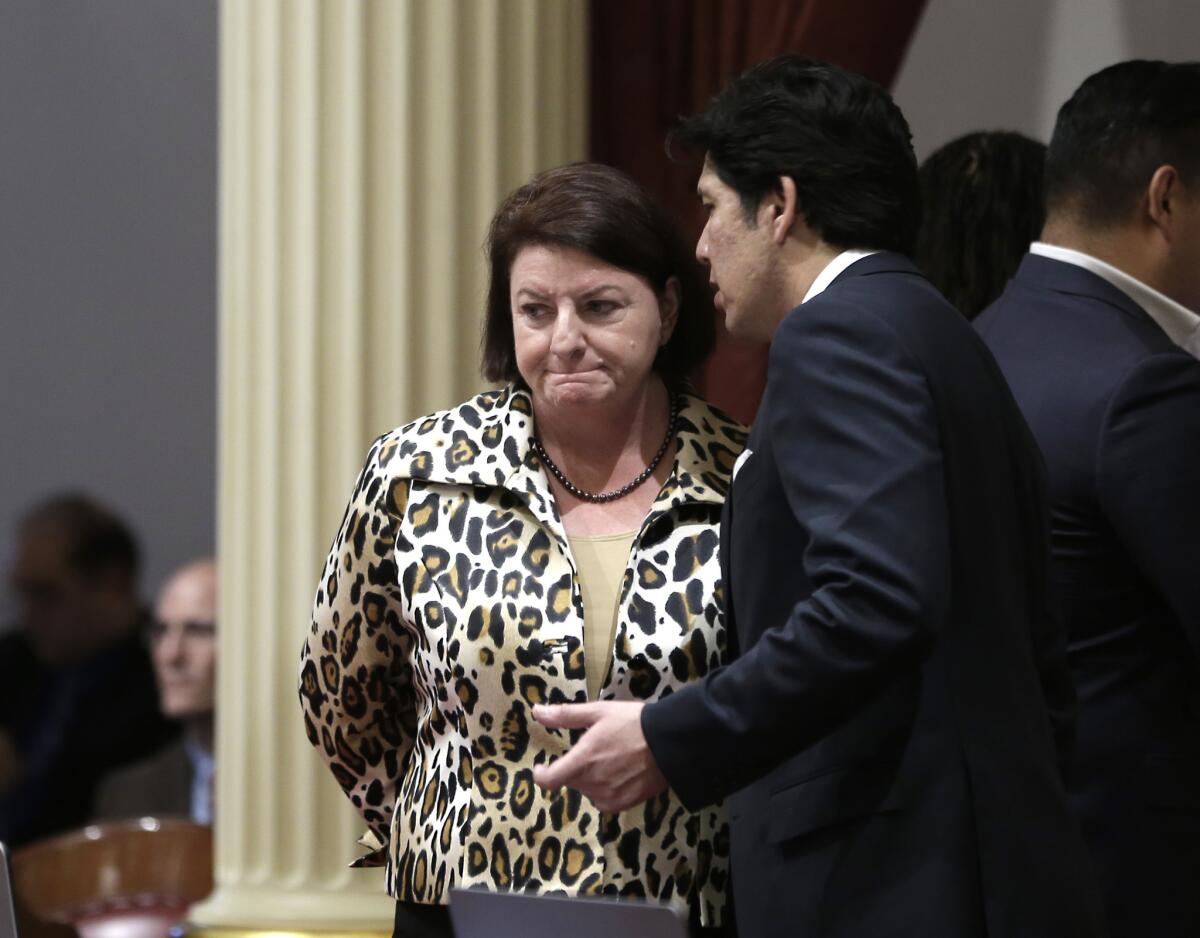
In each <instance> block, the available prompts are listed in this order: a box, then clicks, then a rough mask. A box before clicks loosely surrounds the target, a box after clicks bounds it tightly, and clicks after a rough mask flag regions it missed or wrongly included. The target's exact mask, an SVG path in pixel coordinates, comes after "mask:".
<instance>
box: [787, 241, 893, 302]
mask: <svg viewBox="0 0 1200 938" xmlns="http://www.w3.org/2000/svg"><path fill="white" fill-rule="evenodd" d="M878 253H879V252H878V251H862V250H858V249H854V250H850V251H842V253H841V254H839V255H838V256H837V257H835V258H834V259H833V260H831V261H830V262H829V263H828V264H826V265H825V268H824V269H823V270H822V271H821V272H820V273H819V274H817V279H816V280H814V281H813V282H812V286H811V287H809V288H808V292H807V293H805V294H804V299H803V300H801V301H800V302H801V303H807V302H808V301H809V300H811V299H812V298H813V297H814V296H816V295H817V294H818V293H820V292H822V291H823V290H824V289H825V288H826V287H828V286H829V285H830V284H831V283H833V281H834V280H835V279H836V278H837V275H838V274H840V273H841V272H842V271H843V270H845V269H846V268H847V267H849V266H850V265H851V264H853V263H854V262H855V261H861V260H862V259H863V258H864V257H870V256H871V255H872V254H878Z"/></svg>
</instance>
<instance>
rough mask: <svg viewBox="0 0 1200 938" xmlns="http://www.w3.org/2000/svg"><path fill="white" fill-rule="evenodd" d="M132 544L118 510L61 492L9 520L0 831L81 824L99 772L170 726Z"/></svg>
mask: <svg viewBox="0 0 1200 938" xmlns="http://www.w3.org/2000/svg"><path fill="white" fill-rule="evenodd" d="M138 560H139V556H138V547H137V543H136V541H135V540H134V537H133V535H132V533H131V532H130V531H129V529H128V527H127V526H126V525H125V523H124V522H123V521H121V520H120V519H119V518H117V517H116V516H115V515H113V514H112V513H111V512H110V511H109V510H108V509H106V508H104V507H102V506H101V505H99V504H97V503H96V502H95V501H93V500H91V499H90V498H87V497H86V496H82V495H61V496H57V497H54V498H51V499H49V500H47V501H46V502H44V503H42V504H40V505H38V506H37V507H35V508H34V509H33V510H32V511H31V512H30V513H29V514H28V515H26V516H25V517H24V518H23V519H22V521H21V522H20V525H19V528H18V532H17V549H16V555H15V562H14V565H13V569H12V571H11V583H12V587H13V590H14V592H15V593H16V595H17V598H18V601H19V609H20V622H19V627H18V628H17V629H16V630H15V631H13V632H10V633H9V634H6V635H4V636H3V637H0V740H2V741H3V742H2V745H0V752H2V753H3V754H4V755H3V758H4V759H5V761H6V767H5V769H4V771H3V772H0V777H2V778H3V779H4V780H5V781H4V787H3V789H2V790H0V839H2V840H5V841H7V842H8V843H10V844H14V845H19V844H22V843H25V842H27V841H29V840H33V839H36V838H39V837H44V836H47V835H49V834H54V833H58V832H60V831H63V830H68V829H70V828H72V827H77V826H79V825H81V824H83V823H84V822H85V821H86V820H87V819H88V818H89V817H90V816H91V814H92V810H93V798H94V795H95V790H96V786H97V784H98V782H99V780H100V778H102V777H103V776H104V775H105V774H106V773H107V772H109V771H111V770H112V769H113V768H115V767H116V766H118V765H122V764H124V763H127V762H129V761H131V760H133V759H137V758H139V757H141V756H143V755H146V754H147V753H149V752H152V751H153V750H154V749H156V748H157V747H159V746H160V745H162V744H163V743H164V742H165V741H166V740H168V739H170V738H172V737H173V736H174V734H175V733H176V732H177V727H176V726H175V724H174V723H173V722H172V721H170V720H169V719H167V718H166V717H164V716H163V715H162V714H161V713H160V712H159V709H158V695H157V692H156V690H155V684H154V671H153V668H152V666H151V663H150V658H149V655H148V654H147V652H146V648H145V646H144V645H143V640H142V630H143V628H144V626H145V622H146V613H145V611H144V610H143V608H142V606H141V604H140V602H139V601H138V596H137V573H138Z"/></svg>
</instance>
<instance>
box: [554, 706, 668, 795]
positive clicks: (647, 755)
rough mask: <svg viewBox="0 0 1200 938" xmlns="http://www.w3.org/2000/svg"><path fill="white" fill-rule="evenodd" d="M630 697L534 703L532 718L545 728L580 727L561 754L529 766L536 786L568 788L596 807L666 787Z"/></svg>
mask: <svg viewBox="0 0 1200 938" xmlns="http://www.w3.org/2000/svg"><path fill="white" fill-rule="evenodd" d="M643 706H645V704H642V703H637V702H635V701H616V700H606V701H602V702H600V703H584V704H557V705H555V706H546V705H539V706H536V707H534V708H533V718H534V719H535V720H537V721H538V722H539V723H541V724H542V725H544V726H548V727H550V728H551V729H572V730H575V729H586V730H587V732H586V733H584V734H583V736H582V738H580V740H579V742H577V743H576V744H575V745H574V746H573V747H572V748H571V751H570V752H568V753H567V754H566V755H565V756H563V757H562V758H560V759H559V760H558V761H557V762H554V763H553V764H551V765H539V766H535V767H534V770H533V780H534V781H535V782H537V784H538V785H540V786H541V787H542V788H547V789H551V788H562V787H564V786H566V787H567V788H574V789H577V790H578V791H580V792H582V793H583V794H584V795H586V796H587V797H588V798H589V799H591V802H592V804H594V805H595V806H596V807H597V808H599V809H600V810H601V811H609V812H616V811H624V810H626V809H627V808H632V807H634V806H635V805H639V804H641V803H642V802H643V801H646V800H647V799H649V798H653V797H654V796H655V795H657V794H659V793H660V792H662V791H665V790H666V788H667V780H666V778H665V777H664V776H663V774H662V772H660V771H659V770H658V766H657V765H656V764H655V762H654V754H653V753H651V752H650V747H649V746H648V745H646V737H645V736H644V735H642V707H643Z"/></svg>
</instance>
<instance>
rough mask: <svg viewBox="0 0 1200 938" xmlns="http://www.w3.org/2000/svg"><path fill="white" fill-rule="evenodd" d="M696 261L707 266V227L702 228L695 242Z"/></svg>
mask: <svg viewBox="0 0 1200 938" xmlns="http://www.w3.org/2000/svg"><path fill="white" fill-rule="evenodd" d="M696 260H698V261H699V262H700V263H701V264H704V265H705V266H706V267H707V266H708V225H705V226H704V230H703V231H701V232H700V237H699V238H698V239H697V241H696Z"/></svg>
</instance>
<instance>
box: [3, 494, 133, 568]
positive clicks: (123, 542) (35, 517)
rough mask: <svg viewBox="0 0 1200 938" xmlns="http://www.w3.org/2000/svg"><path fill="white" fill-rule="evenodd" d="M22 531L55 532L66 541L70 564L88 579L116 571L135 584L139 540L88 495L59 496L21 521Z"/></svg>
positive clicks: (43, 503) (36, 507)
mask: <svg viewBox="0 0 1200 938" xmlns="http://www.w3.org/2000/svg"><path fill="white" fill-rule="evenodd" d="M20 527H21V530H22V531H26V530H30V529H32V528H43V527H45V528H55V529H57V530H59V531H62V532H63V533H64V534H65V535H66V537H67V543H68V547H67V562H68V563H69V564H70V566H71V569H72V570H74V571H75V572H76V573H79V574H81V575H82V576H85V577H89V578H90V577H94V576H97V575H99V574H101V573H109V572H112V571H117V572H119V573H121V574H123V575H125V576H126V577H127V578H128V579H129V582H130V583H131V584H132V583H134V582H136V580H137V574H138V566H139V564H140V561H141V557H140V551H139V550H138V544H137V539H136V538H135V537H134V536H133V532H132V531H130V529H129V527H128V526H127V525H126V524H125V522H123V521H122V520H121V519H120V518H118V517H117V516H116V515H114V514H113V513H112V512H111V511H109V510H108V509H107V508H104V507H103V506H102V505H100V504H98V503H97V502H96V501H94V500H93V499H91V498H89V497H88V496H86V495H81V494H77V493H68V494H64V495H56V496H54V497H52V498H49V499H47V500H46V501H44V502H42V503H41V504H39V505H37V506H35V507H34V508H33V509H32V510H30V511H29V513H28V514H26V515H25V517H24V518H22V519H21V525H20Z"/></svg>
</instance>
